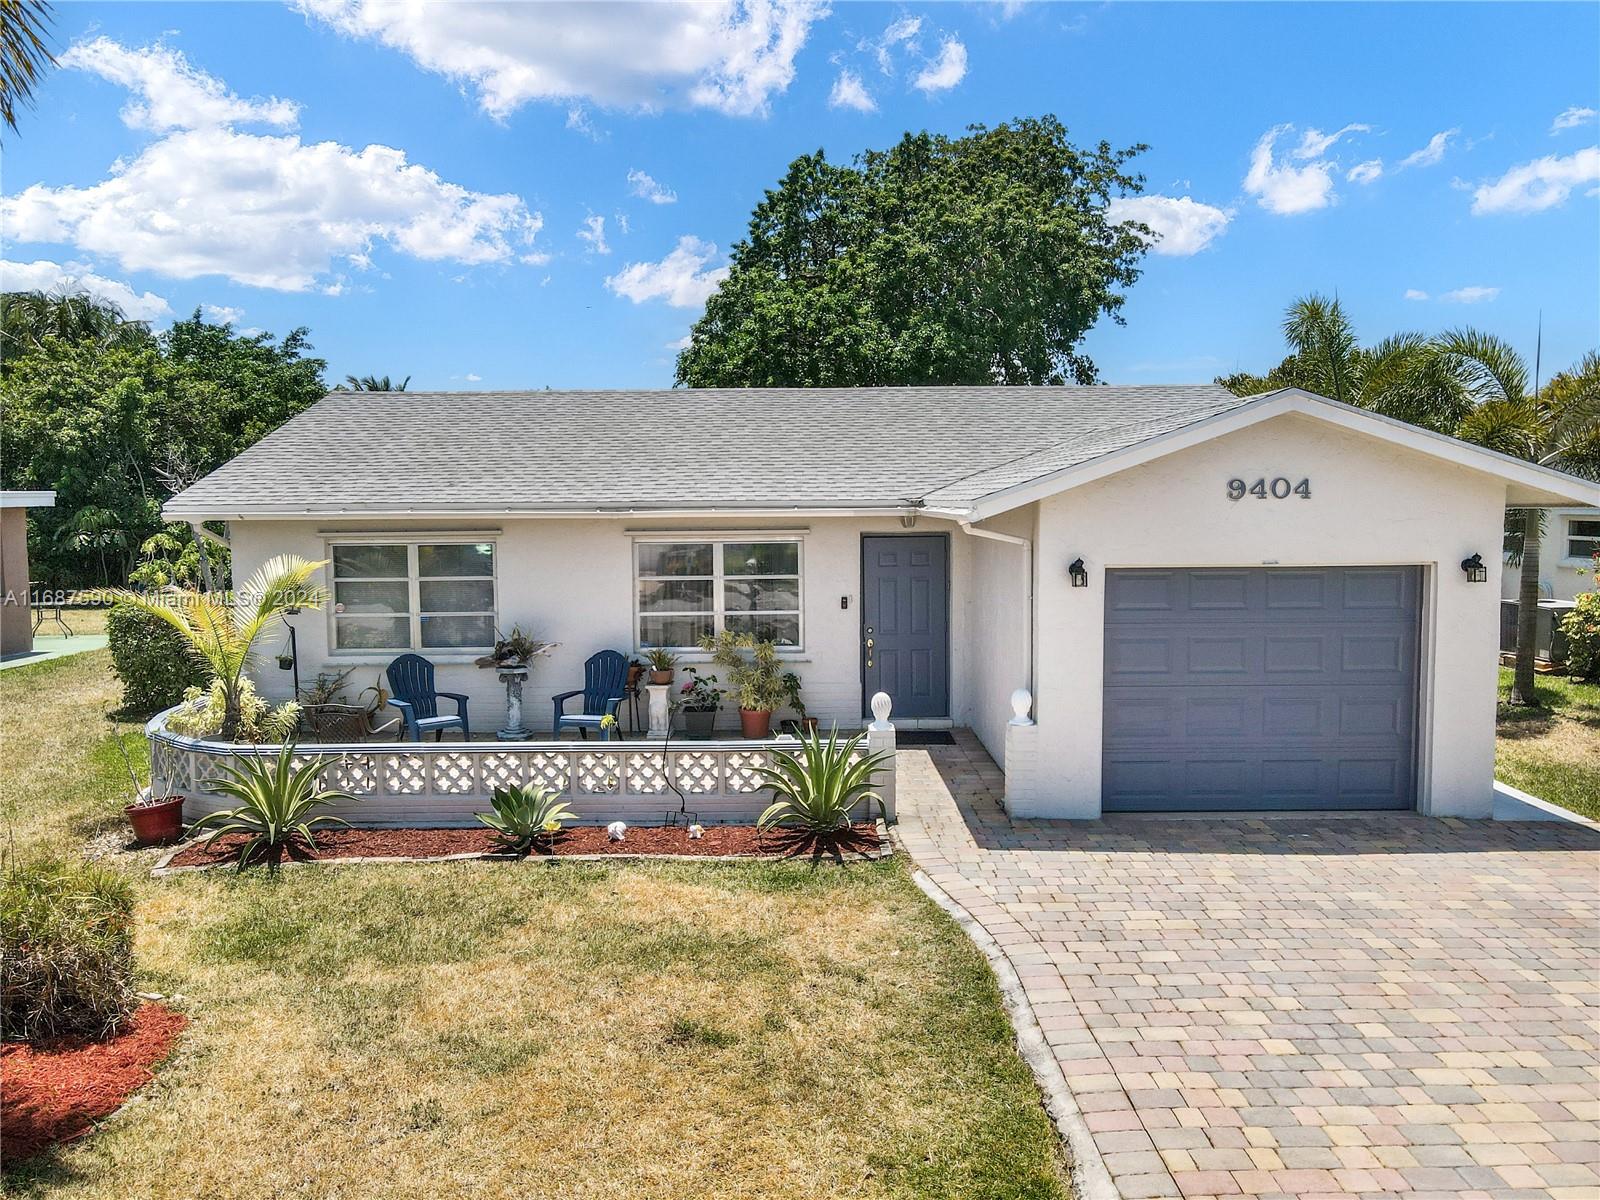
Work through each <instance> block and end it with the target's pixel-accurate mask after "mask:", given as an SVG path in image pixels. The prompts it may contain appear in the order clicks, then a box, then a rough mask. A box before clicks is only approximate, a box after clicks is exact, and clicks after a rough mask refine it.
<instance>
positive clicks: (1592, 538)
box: [1567, 517, 1600, 558]
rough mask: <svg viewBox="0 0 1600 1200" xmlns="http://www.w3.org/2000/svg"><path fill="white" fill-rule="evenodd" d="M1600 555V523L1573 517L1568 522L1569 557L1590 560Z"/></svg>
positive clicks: (1585, 518)
mask: <svg viewBox="0 0 1600 1200" xmlns="http://www.w3.org/2000/svg"><path fill="white" fill-rule="evenodd" d="M1595 554H1600V521H1592V520H1589V519H1588V518H1587V517H1573V518H1572V519H1571V520H1569V521H1568V522H1567V557H1568V558H1589V557H1591V556H1592V555H1595Z"/></svg>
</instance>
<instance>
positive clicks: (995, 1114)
mask: <svg viewBox="0 0 1600 1200" xmlns="http://www.w3.org/2000/svg"><path fill="white" fill-rule="evenodd" d="M115 695H116V692H115V685H114V683H113V682H112V681H111V679H110V677H109V670H108V657H107V655H106V654H105V653H104V652H103V651H102V652H96V653H93V654H88V655H82V656H79V657H76V658H71V659H65V660H61V661H58V662H50V663H41V664H39V665H37V666H30V667H26V668H21V669H17V670H13V671H8V672H6V673H5V674H4V675H3V676H0V789H3V792H0V797H3V808H4V812H5V815H6V819H7V824H8V826H9V828H10V838H11V841H12V843H13V844H14V845H15V847H16V849H17V851H18V852H20V853H22V854H37V853H42V852H51V853H56V854H60V855H74V854H78V853H81V852H82V851H83V848H84V847H85V845H88V846H90V847H93V848H96V849H99V850H101V851H104V850H105V849H106V848H107V847H109V846H110V845H112V844H113V843H114V842H115V840H116V839H115V838H114V837H113V836H111V834H112V831H114V830H116V829H118V828H119V823H120V816H119V812H118V810H119V807H120V805H121V803H123V802H124V798H123V796H122V794H121V792H122V789H123V783H122V779H123V776H124V769H123V765H122V761H121V758H120V756H119V755H118V753H117V751H116V748H115V741H114V740H113V737H114V732H115V728H114V727H112V726H109V725H108V723H107V722H106V720H105V719H104V717H103V715H102V714H103V713H104V712H105V710H107V709H108V708H110V707H112V705H113V704H114V703H115ZM121 728H122V729H123V730H125V731H127V730H132V729H136V728H137V724H136V723H126V724H124V725H122V726H121ZM152 857H153V855H152V854H150V853H149V852H144V853H140V854H126V853H122V852H114V853H113V854H112V857H111V859H110V861H112V862H115V863H120V864H121V865H122V866H123V867H124V869H126V870H127V871H129V873H130V875H132V876H133V877H134V878H135V879H136V881H137V888H138V891H139V894H140V903H139V911H138V916H139V932H138V955H139V970H140V983H141V985H142V986H143V987H145V988H147V989H152V990H156V991H161V992H165V993H168V994H173V993H179V994H182V995H183V996H184V997H185V998H186V1004H187V1007H188V1011H189V1012H190V1015H191V1020H192V1023H191V1025H190V1027H189V1030H188V1031H187V1033H186V1035H185V1037H184V1039H183V1041H182V1042H181V1044H180V1048H179V1050H178V1052H177V1053H176V1055H175V1057H174V1058H173V1060H172V1061H171V1062H170V1063H168V1064H167V1066H166V1067H165V1068H164V1069H163V1070H162V1072H161V1073H160V1074H159V1075H158V1077H157V1079H156V1082H155V1083H154V1084H153V1085H152V1086H151V1087H150V1088H149V1089H148V1091H147V1093H146V1097H145V1098H144V1099H143V1100H141V1101H140V1102H138V1103H136V1104H134V1105H132V1106H130V1107H128V1108H126V1109H124V1111H123V1112H122V1113H120V1114H118V1115H117V1116H116V1117H114V1118H112V1119H111V1120H110V1121H109V1122H107V1124H106V1125H105V1126H104V1127H103V1128H102V1129H101V1130H100V1131H99V1132H98V1133H97V1134H95V1135H94V1136H93V1137H91V1138H89V1139H87V1140H85V1141H84V1142H82V1143H79V1144H77V1145H75V1146H73V1147H71V1148H68V1149H65V1150H62V1151H59V1152H56V1153H54V1154H52V1155H50V1156H47V1157H44V1158H42V1159H39V1160H35V1162H33V1163H32V1164H26V1165H22V1166H11V1167H10V1173H9V1174H8V1175H7V1177H6V1179H5V1184H6V1191H7V1194H15V1195H19V1196H44V1195H47V1194H48V1195H50V1196H52V1197H56V1196H60V1197H104V1198H106V1200H113V1198H116V1200H121V1198H123V1197H129V1196H140V1197H185V1198H187V1197H194V1196H206V1197H251V1198H252V1200H254V1198H257V1197H261V1196H280V1195H281V1196H291V1195H292V1196H316V1197H333V1196H339V1197H346V1198H350V1197H368V1196H371V1197H378V1196H383V1197H413V1196H414V1197H430V1198H431V1197H437V1196H441V1195H472V1196H489V1197H499V1196H506V1197H511V1196H517V1197H521V1196H533V1195H538V1196H546V1195H548V1196H561V1197H571V1198H579V1197H661V1198H663V1200H665V1198H668V1197H672V1198H677V1197H688V1196H694V1197H753V1196H762V1197H768V1196H772V1197H789V1196H792V1197H815V1196H852V1197H857V1196H860V1197H879V1196H881V1197H1016V1198H1024V1197H1026V1198H1033V1197H1040V1198H1043V1197H1066V1196H1067V1195H1068V1194H1069V1188H1068V1184H1067V1175H1066V1170H1065V1167H1064V1164H1063V1161H1062V1156H1061V1151H1060V1147H1059V1145H1058V1142H1057V1140H1056V1137H1055V1134H1054V1131H1053V1129H1052V1128H1051V1126H1050V1123H1049V1121H1048V1119H1047V1118H1046V1116H1045V1114H1044V1112H1043V1111H1042V1109H1041V1108H1040V1105H1039V1097H1038V1093H1037V1091H1036V1089H1035V1087H1034V1084H1033V1081H1032V1078H1031V1076H1030V1075H1029V1073H1028V1071H1027V1069H1026V1067H1025V1066H1024V1064H1023V1063H1022V1061H1021V1060H1020V1058H1019V1057H1018V1056H1017V1054H1016V1052H1015V1049H1014V1047H1013V1043H1012V1036H1011V1030H1010V1027H1009V1025H1008V1024H1007V1022H1006V1019H1005V1016H1004V1013H1003V1010H1002V1008H1001V1005H1000V999H999V994H998V991H997V989H996V986H995V983H994V979H993V977H992V975H991V974H990V972H989V970H988V967H987V964H986V963H985V961H984V959H983V957H982V956H981V955H980V954H979V953H978V952H977V951H976V950H975V949H974V948H973V947H972V945H971V944H970V943H969V942H968V941H967V940H966V939H965V937H964V936H963V935H962V934H961V933H960V931H959V929H958V928H957V927H956V926H955V925H954V924H953V923H952V922H951V921H950V920H949V919H948V918H946V917H945V916H944V914H943V913H941V912H940V911H939V910H938V909H937V908H936V907H935V906H934V905H932V904H931V903H930V902H928V901H927V899H926V898H925V897H924V896H923V895H922V894H921V893H920V892H919V891H918V890H917V889H916V887H915V886H914V885H913V883H912V882H911V880H910V878H909V876H908V873H907V869H906V867H905V865H904V864H903V863H902V862H899V861H890V862H885V863H871V864H859V865H851V866H849V867H845V868H840V867H833V866H824V867H821V868H813V867H811V866H810V865H802V864H788V863H781V864H774V863H765V864H717V863H702V864H679V863H670V864H669V863H657V864H652V865H626V864H616V865H611V864H599V865H596V864H575V863H565V864H559V865H555V866H550V865H532V864H528V865H510V864H504V863H481V862H479V863H458V864H430V865H424V866H401V865H397V866H393V867H385V866H352V867H343V868H326V867H317V868H298V869H290V870H286V871H283V872H281V873H280V874H279V875H277V876H272V875H269V874H267V873H266V872H263V871H252V872H249V873H247V874H245V875H243V876H235V875H234V874H233V873H231V872H208V873H203V874H190V875H181V876H175V877H171V878H167V879H162V880H154V879H151V878H150V877H149V876H148V873H147V869H148V867H149V865H150V862H151V860H152Z"/></svg>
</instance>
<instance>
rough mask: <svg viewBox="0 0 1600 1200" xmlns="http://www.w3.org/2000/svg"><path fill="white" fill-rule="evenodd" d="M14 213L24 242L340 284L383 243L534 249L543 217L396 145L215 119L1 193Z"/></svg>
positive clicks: (258, 279)
mask: <svg viewBox="0 0 1600 1200" xmlns="http://www.w3.org/2000/svg"><path fill="white" fill-rule="evenodd" d="M218 86H219V87H220V84H219V85H218ZM0 224H3V225H4V227H5V229H6V231H7V233H8V235H9V237H10V240H11V241H13V242H69V243H71V244H72V245H74V246H76V247H77V248H78V249H79V250H82V251H84V252H86V253H90V254H96V255H105V256H107V257H110V258H113V259H115V260H116V261H117V262H118V263H119V264H120V265H121V266H122V267H123V269H124V270H130V271H141V270H151V271H159V272H161V273H162V274H164V275H168V276H172V277H174V278H178V279H192V278H195V277H196V276H201V275H222V276H226V277H227V278H228V279H231V280H234V281H235V282H237V283H245V284H250V285H252V286H255V287H266V288H277V289H280V290H283V291H307V290H310V289H312V288H317V289H319V290H321V291H323V292H324V293H325V294H328V295H338V294H339V293H340V292H341V291H343V290H344V283H343V281H342V280H339V279H332V280H330V279H329V278H328V276H329V275H330V274H332V273H333V271H334V268H335V265H336V264H337V263H348V264H349V265H350V266H352V267H354V268H356V269H366V268H369V267H370V266H371V258H370V254H371V250H372V249H373V247H374V245H375V244H376V243H379V242H383V243H387V244H388V245H389V247H390V248H392V249H393V250H395V251H398V252H399V253H402V254H407V255H410V256H411V257H413V258H418V259H422V260H425V261H445V260H448V261H450V262H457V263H465V264H468V265H472V264H480V263H503V262H511V261H513V260H515V259H516V258H517V257H519V255H520V256H521V257H522V258H523V259H524V261H526V260H527V258H528V255H529V254H530V253H534V252H533V251H532V250H531V243H532V241H533V238H534V235H535V234H537V233H538V231H539V229H540V227H541V226H542V224H543V220H542V218H541V217H540V216H539V214H538V213H536V212H531V211H530V210H529V209H528V207H527V206H526V205H525V204H524V203H523V202H522V200H521V199H520V198H518V197H517V196H514V195H510V194H504V193H503V194H499V195H494V194H489V193H485V192H474V191H470V190H468V189H467V188H464V187H462V186H461V185H460V184H455V183H450V182H447V181H446V180H443V179H441V178H439V176H438V175H437V174H435V173H434V172H433V171H430V170H429V169H428V168H426V167H423V166H420V165H419V164H416V163H411V162H408V161H407V160H406V155H405V152H404V151H402V150H396V149H393V148H392V147H389V146H378V145H372V146H368V147H367V148H366V149H364V150H353V149H351V148H350V147H348V146H341V145H339V144H338V143H336V142H317V143H314V144H305V143H303V142H301V140H300V139H299V138H298V137H295V136H293V135H286V136H278V137H274V136H266V135H260V134H249V133H240V132H238V131H237V130H233V129H229V128H224V127H221V126H207V127H203V128H197V129H186V130H178V131H176V132H172V133H168V134H167V135H166V136H164V137H162V138H160V139H159V140H157V141H155V142H153V143H152V144H150V145H149V146H147V147H146V148H145V149H144V150H143V151H142V152H141V153H140V154H139V155H138V156H137V157H135V158H134V159H132V160H131V161H122V160H119V161H118V162H117V163H116V164H114V165H113V167H112V169H111V173H110V174H109V175H108V176H107V177H106V178H105V179H103V180H101V181H100V182H99V183H95V184H91V185H89V186H87V187H76V186H73V185H70V184H68V185H64V186H62V187H47V186H45V185H44V184H34V185H32V186H31V187H29V188H27V189H25V190H24V191H22V192H21V193H19V194H17V195H15V196H11V197H5V198H0Z"/></svg>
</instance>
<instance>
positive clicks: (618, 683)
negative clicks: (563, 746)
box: [552, 650, 628, 741]
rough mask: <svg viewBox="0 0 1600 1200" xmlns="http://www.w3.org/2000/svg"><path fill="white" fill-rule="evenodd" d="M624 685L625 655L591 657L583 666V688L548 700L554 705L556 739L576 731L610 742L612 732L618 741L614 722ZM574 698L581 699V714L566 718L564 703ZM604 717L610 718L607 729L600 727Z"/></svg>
mask: <svg viewBox="0 0 1600 1200" xmlns="http://www.w3.org/2000/svg"><path fill="white" fill-rule="evenodd" d="M627 683H628V659H627V656H626V655H622V654H618V653H617V652H616V651H615V650H602V651H600V653H598V654H591V655H590V656H589V659H588V661H587V662H585V663H584V664H583V687H581V688H579V689H577V690H575V691H571V692H562V693H561V694H560V695H559V696H555V697H552V699H554V700H555V705H556V736H557V737H560V736H561V731H562V730H563V729H576V730H577V731H578V732H579V734H581V735H582V736H583V737H584V738H587V737H588V736H589V730H591V729H598V730H599V731H600V737H601V739H602V740H604V741H610V740H611V731H612V730H613V729H614V730H616V731H617V736H618V737H619V738H620V737H621V736H622V727H621V725H619V724H618V723H617V719H616V717H617V706H618V705H620V704H621V703H622V700H623V696H624V694H625V693H626V692H627ZM574 696H582V697H583V712H581V713H572V714H570V715H569V714H568V713H567V711H566V709H567V701H568V700H571V699H572V698H573V697H574ZM607 717H610V718H611V724H610V725H609V726H607V725H605V724H603V723H602V722H604V721H605V719H606V718H607Z"/></svg>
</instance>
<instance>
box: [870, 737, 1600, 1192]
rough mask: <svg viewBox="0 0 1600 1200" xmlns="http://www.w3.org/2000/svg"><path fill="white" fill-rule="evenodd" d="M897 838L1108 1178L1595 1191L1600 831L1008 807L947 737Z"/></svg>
mask: <svg viewBox="0 0 1600 1200" xmlns="http://www.w3.org/2000/svg"><path fill="white" fill-rule="evenodd" d="M956 737H957V744H956V745H955V746H949V747H928V748H917V749H906V750H902V751H900V754H899V770H900V776H899V778H900V784H899V788H898V802H899V819H900V828H899V836H900V838H901V840H902V842H903V844H904V845H905V846H906V848H907V849H908V850H909V852H910V853H911V855H912V857H913V858H914V859H915V860H916V861H917V863H918V865H920V866H921V867H922V868H923V869H924V870H925V871H926V872H927V873H928V875H929V876H931V877H932V878H933V879H934V881H935V882H937V883H938V884H939V885H940V886H941V887H942V888H943V889H944V890H945V891H946V892H947V893H948V894H950V895H951V896H952V897H953V898H954V899H956V900H957V901H958V902H959V903H961V904H962V905H963V906H965V907H966V908H967V910H968V911H969V912H971V913H972V914H973V916H975V917H976V918H977V919H978V920H979V921H981V922H982V924H983V925H984V927H985V928H986V929H988V930H989V932H990V933H991V934H993V935H994V937H995V939H996V940H997V941H999V942H1000V944H1001V945H1002V946H1003V947H1004V948H1005V950H1006V953H1007V956H1008V957H1009V958H1010V959H1011V960H1012V963H1013V965H1014V966H1015V967H1016V969H1017V972H1018V974H1019V975H1020V976H1021V978H1022V980H1023V982H1024V985H1025V988H1026V991H1027V993H1028V997H1029V1000H1030V1002H1031V1004H1032V1007H1033V1009H1034V1011H1035V1014H1036V1015H1037V1017H1038V1019H1039V1022H1040V1024H1041V1026H1042V1027H1043V1029H1044V1031H1045V1034H1046V1037H1047V1039H1048V1040H1049V1042H1050V1044H1051V1046H1052V1048H1053V1049H1054V1052H1055V1055H1056V1058H1057V1061H1058V1062H1059V1063H1060V1065H1061V1067H1062V1069H1063V1072H1064V1073H1065V1075H1066V1078H1067V1082H1068V1083H1069V1084H1070V1086H1071V1088H1072V1090H1073V1093H1074V1095H1075V1096H1076V1098H1077V1101H1078V1104H1079V1107H1080V1108H1081V1109H1082V1110H1083V1113H1084V1115H1085V1119H1086V1121H1087V1123H1088V1125H1089V1128H1090V1130H1091V1131H1092V1133H1093V1135H1094V1139H1095V1144H1096V1146H1097V1147H1098V1149H1099V1150H1100V1152H1101V1154H1102V1155H1103V1157H1104V1159H1105V1162H1106V1165H1107V1167H1108V1169H1109V1170H1110V1172H1111V1175H1112V1178H1113V1181H1114V1182H1115V1183H1116V1185H1117V1188H1118V1190H1119V1191H1120V1192H1121V1193H1122V1194H1123V1195H1124V1196H1126V1197H1129V1198H1135V1197H1156V1196H1171V1197H1178V1196H1181V1197H1185V1198H1189V1200H1194V1198H1197V1197H1202V1196H1237V1195H1241V1194H1243V1195H1249V1196H1272V1197H1303V1198H1309V1197H1363V1196H1380V1195H1381V1196H1393V1195H1404V1196H1411V1197H1415V1198H1417V1200H1421V1198H1423V1197H1438V1198H1440V1200H1446V1198H1448V1200H1456V1198H1458V1197H1460V1198H1471V1197H1496V1198H1499V1197H1506V1198H1511V1197H1524V1196H1526V1197H1555V1198H1557V1200H1596V1197H1600V1008H1597V990H1600V833H1596V832H1594V831H1592V830H1588V829H1584V828H1580V827H1575V826H1566V825H1550V824H1531V823H1530V824H1520V823H1519V824H1503V823H1496V822H1486V821H1479V822H1465V821H1453V820H1434V819H1428V818H1422V817H1417V816H1411V815H1405V814H1385V815H1381V816H1373V817H1353V818H1339V817H1325V818H1314V817H1308V818H1298V819H1295V818H1291V819H1282V818H1275V819H1272V820H1250V819H1226V820H1224V819H1193V818H1190V819H1174V818H1145V817H1113V818H1109V819H1106V820H1102V821H1095V822H1050V821H1017V822H1012V821H1010V820H1008V819H1007V818H1006V816H1005V814H1004V813H1003V812H1002V811H1001V809H1000V807H999V803H998V799H999V797H1000V795H1001V790H1002V779H1001V775H1000V772H999V770H998V769H997V768H996V767H995V765H994V763H993V762H992V761H991V760H990V759H989V757H988V755H987V754H985V753H984V751H983V748H982V746H981V745H980V744H979V743H978V742H977V741H976V739H974V738H973V737H972V735H971V734H970V733H968V732H966V731H964V730H962V731H957V734H956Z"/></svg>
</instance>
